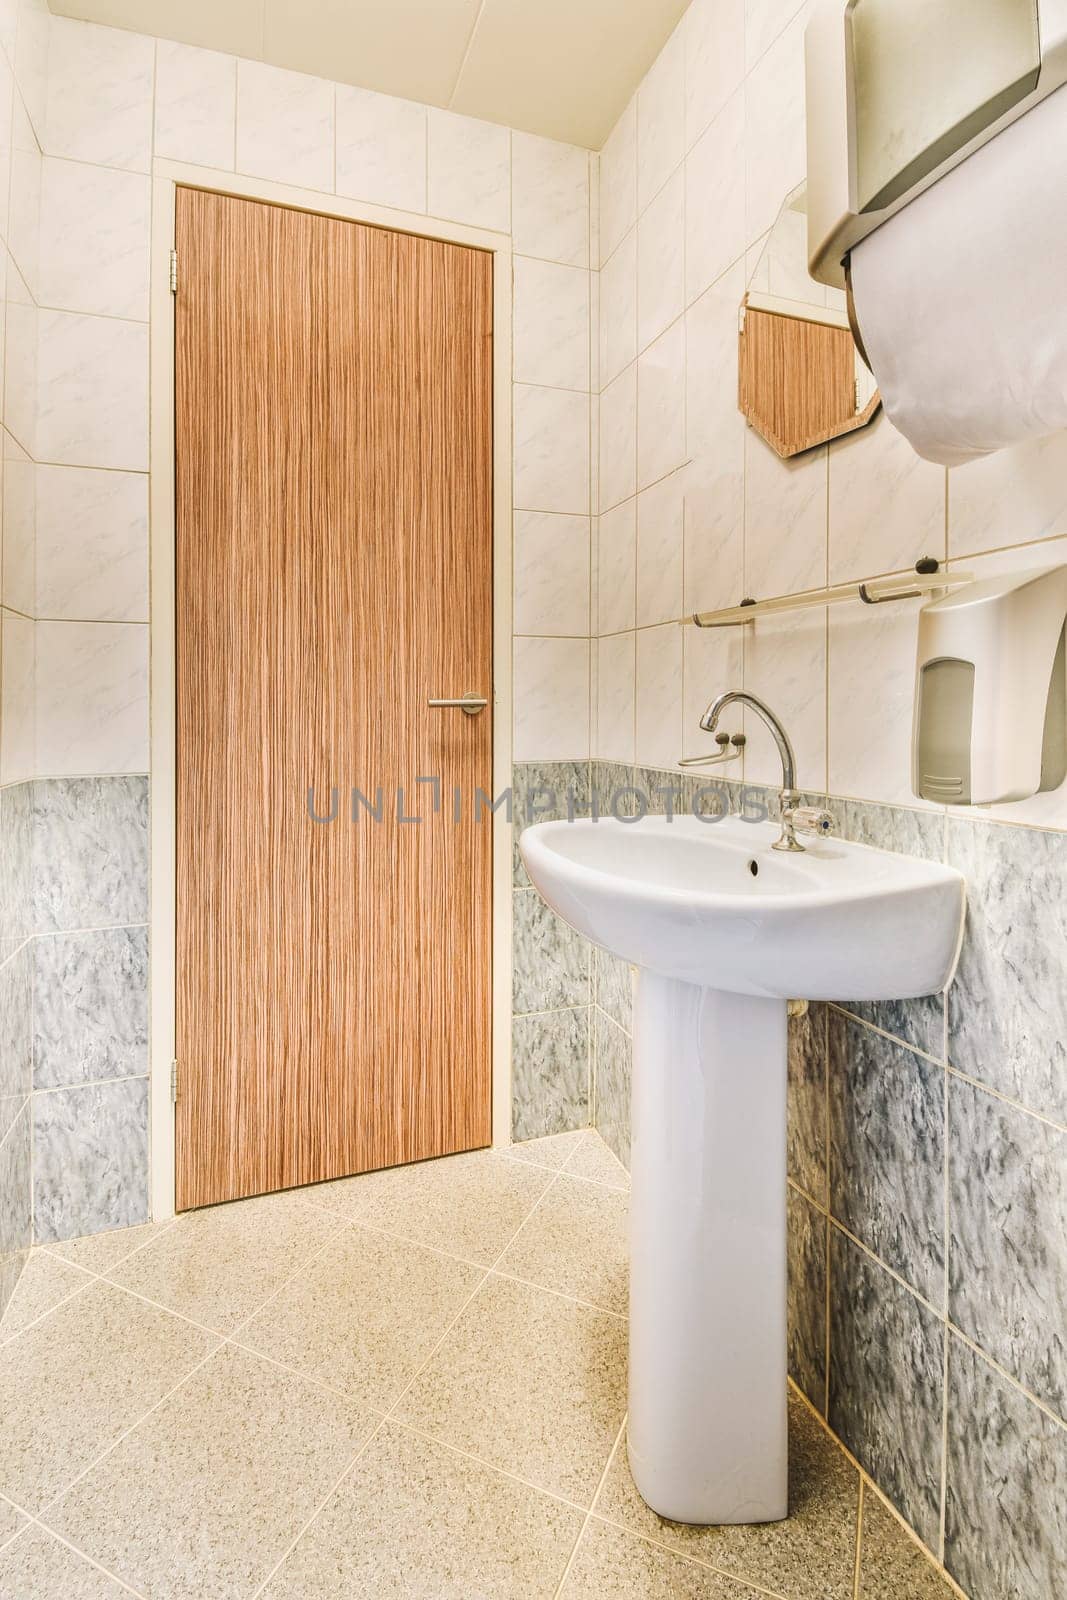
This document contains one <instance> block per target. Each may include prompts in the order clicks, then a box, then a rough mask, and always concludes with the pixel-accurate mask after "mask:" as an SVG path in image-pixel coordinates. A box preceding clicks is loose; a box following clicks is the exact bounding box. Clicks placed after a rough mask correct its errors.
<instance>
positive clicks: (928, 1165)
mask: <svg viewBox="0 0 1067 1600" xmlns="http://www.w3.org/2000/svg"><path fill="white" fill-rule="evenodd" d="M829 1061H830V1211H831V1214H832V1215H833V1216H835V1217H836V1218H837V1219H838V1221H839V1222H842V1223H843V1224H844V1226H845V1227H846V1228H847V1229H848V1230H849V1232H850V1233H854V1234H855V1235H856V1237H857V1238H858V1239H861V1240H862V1241H863V1243H864V1244H865V1245H867V1246H868V1248H869V1249H871V1250H873V1251H874V1253H875V1255H877V1256H879V1257H881V1259H882V1260H883V1261H885V1262H886V1264H887V1265H888V1266H890V1267H892V1268H893V1271H894V1272H899V1273H900V1275H901V1277H902V1278H906V1279H907V1281H908V1283H910V1284H911V1285H912V1286H913V1287H914V1288H915V1289H917V1290H918V1291H919V1293H920V1294H922V1295H925V1297H926V1298H927V1299H928V1300H930V1301H932V1302H933V1304H935V1305H937V1306H941V1305H943V1302H944V1270H945V1251H944V1231H945V1230H944V1214H945V1072H944V1068H943V1067H939V1066H935V1065H934V1064H933V1063H932V1062H929V1061H926V1060H924V1058H923V1057H922V1056H917V1055H915V1053H914V1052H913V1051H911V1050H906V1049H905V1048H904V1047H903V1045H898V1044H895V1043H893V1041H892V1040H890V1039H886V1038H884V1037H883V1036H882V1034H880V1033H874V1032H872V1030H871V1029H870V1028H866V1027H864V1025H863V1024H862V1023H861V1022H853V1021H851V1020H850V1019H849V1018H847V1017H844V1016H842V1015H841V1013H840V1012H839V1011H831V1013H830V1028H829Z"/></svg>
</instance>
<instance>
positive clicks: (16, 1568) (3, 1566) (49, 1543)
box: [0, 1527, 130, 1600]
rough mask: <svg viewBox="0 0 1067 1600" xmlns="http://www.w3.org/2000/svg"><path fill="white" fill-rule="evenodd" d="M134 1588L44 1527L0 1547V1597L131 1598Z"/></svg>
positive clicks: (57, 1599) (37, 1599) (2, 1599)
mask: <svg viewBox="0 0 1067 1600" xmlns="http://www.w3.org/2000/svg"><path fill="white" fill-rule="evenodd" d="M129 1595H130V1591H129V1590H128V1589H124V1588H123V1587H122V1585H121V1584H119V1583H116V1582H115V1581H114V1579H112V1578H109V1577H108V1575H107V1573H106V1572H101V1571H100V1569H99V1567H94V1566H93V1565H92V1563H91V1562H89V1561H84V1560H83V1559H82V1557H81V1556H79V1555H76V1554H75V1552H74V1551H73V1550H70V1549H68V1548H67V1546H66V1545H65V1544H61V1543H60V1541H59V1540H58V1539H53V1537H52V1535H51V1534H50V1533H46V1532H45V1530H44V1529H43V1528H34V1527H29V1528H27V1529H26V1532H25V1533H23V1534H21V1535H20V1536H19V1538H17V1539H16V1540H15V1541H14V1543H13V1544H9V1545H8V1546H7V1548H6V1549H5V1550H2V1551H0V1600H129Z"/></svg>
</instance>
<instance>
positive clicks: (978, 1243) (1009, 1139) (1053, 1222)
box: [949, 1078, 1067, 1417]
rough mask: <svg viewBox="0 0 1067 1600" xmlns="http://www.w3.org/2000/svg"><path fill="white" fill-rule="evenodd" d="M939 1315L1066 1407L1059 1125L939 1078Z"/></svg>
mask: <svg viewBox="0 0 1067 1600" xmlns="http://www.w3.org/2000/svg"><path fill="white" fill-rule="evenodd" d="M949 1230H950V1231H949V1316H950V1317H951V1319H952V1321H953V1322H954V1323H955V1324H956V1325H957V1327H959V1328H960V1329H961V1330H962V1331H963V1332H964V1333H965V1334H967V1335H968V1336H969V1337H970V1338H972V1339H973V1340H974V1341H975V1343H976V1344H978V1345H981V1347H982V1349H983V1350H986V1351H988V1353H989V1354H990V1355H991V1356H992V1357H993V1359H994V1360H995V1361H997V1362H999V1364H1000V1365H1001V1366H1002V1367H1004V1368H1005V1369H1006V1371H1008V1372H1010V1373H1011V1374H1012V1375H1013V1377H1015V1378H1018V1380H1019V1382H1020V1383H1022V1384H1024V1385H1025V1387H1026V1388H1027V1389H1029V1390H1030V1391H1031V1393H1033V1394H1036V1395H1037V1396H1038V1398H1039V1399H1041V1400H1044V1401H1045V1402H1046V1403H1047V1404H1048V1405H1050V1406H1051V1407H1052V1409H1053V1410H1054V1411H1057V1412H1058V1413H1059V1414H1060V1415H1061V1416H1064V1417H1067V1133H1063V1132H1061V1131H1060V1130H1058V1129H1056V1128H1053V1127H1050V1126H1049V1124H1048V1123H1046V1122H1039V1121H1038V1119H1037V1118H1036V1117H1031V1116H1028V1115H1027V1114H1026V1112H1024V1111H1019V1110H1017V1109H1016V1108H1015V1107H1014V1106H1010V1105H1006V1104H1005V1103H1004V1101H1003V1100H997V1099H995V1098H994V1097H993V1096H992V1095H989V1094H985V1093H984V1092H983V1091H982V1090H981V1089H975V1088H973V1087H972V1086H971V1085H970V1084H968V1083H962V1082H961V1081H960V1080H959V1079H958V1078H951V1079H950V1082H949Z"/></svg>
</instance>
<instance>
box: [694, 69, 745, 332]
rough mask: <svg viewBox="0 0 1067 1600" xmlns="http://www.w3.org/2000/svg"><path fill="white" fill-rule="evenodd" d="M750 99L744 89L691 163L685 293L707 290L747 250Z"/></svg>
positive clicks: (723, 112) (705, 136)
mask: <svg viewBox="0 0 1067 1600" xmlns="http://www.w3.org/2000/svg"><path fill="white" fill-rule="evenodd" d="M744 140H745V98H744V90H743V89H738V90H737V91H736V92H735V93H734V94H733V95H731V97H730V99H729V100H728V101H727V102H726V105H725V106H724V107H723V109H722V110H721V111H720V112H719V114H718V116H717V117H716V118H715V120H714V122H713V123H712V124H711V126H710V127H709V128H708V129H707V130H706V132H705V133H703V134H702V135H701V137H700V138H699V139H698V140H697V142H696V144H695V145H694V146H693V148H692V150H691V151H690V152H689V155H688V156H687V157H686V162H685V298H686V304H687V305H689V304H690V303H691V302H692V301H694V300H695V299H696V298H697V297H698V295H702V294H703V293H704V290H705V289H707V288H708V287H709V286H710V285H711V284H712V283H714V282H715V280H716V278H718V277H719V276H720V275H721V274H722V273H723V272H725V271H726V268H727V267H728V266H730V264H731V263H732V262H734V261H736V260H738V259H739V257H741V256H742V255H743V254H744V250H745V160H744V148H745V147H744Z"/></svg>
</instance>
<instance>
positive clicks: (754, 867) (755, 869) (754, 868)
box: [748, 861, 759, 878]
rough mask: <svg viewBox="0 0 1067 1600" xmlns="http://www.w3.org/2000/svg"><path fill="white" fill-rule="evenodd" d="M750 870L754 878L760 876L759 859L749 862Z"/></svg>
mask: <svg viewBox="0 0 1067 1600" xmlns="http://www.w3.org/2000/svg"><path fill="white" fill-rule="evenodd" d="M748 870H749V872H751V874H752V876H753V877H754V878H758V877H759V862H758V861H750V862H749V864H748Z"/></svg>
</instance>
